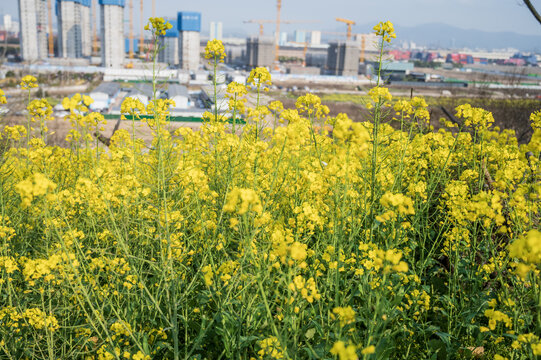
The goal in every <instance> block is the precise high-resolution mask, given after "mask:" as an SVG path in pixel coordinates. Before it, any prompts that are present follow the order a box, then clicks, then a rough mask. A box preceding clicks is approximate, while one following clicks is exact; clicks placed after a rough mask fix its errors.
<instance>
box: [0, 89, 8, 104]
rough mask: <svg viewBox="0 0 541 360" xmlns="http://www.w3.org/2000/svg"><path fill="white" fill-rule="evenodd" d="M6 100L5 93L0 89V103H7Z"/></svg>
mask: <svg viewBox="0 0 541 360" xmlns="http://www.w3.org/2000/svg"><path fill="white" fill-rule="evenodd" d="M7 102H8V101H7V100H6V94H5V93H4V91H3V90H2V89H0V104H7Z"/></svg>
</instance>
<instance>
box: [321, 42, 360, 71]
mask: <svg viewBox="0 0 541 360" xmlns="http://www.w3.org/2000/svg"><path fill="white" fill-rule="evenodd" d="M327 54H328V55H327V70H328V72H329V74H330V75H340V76H356V75H357V74H358V73H359V56H360V49H359V47H358V44H357V42H355V41H346V42H333V43H330V44H329V48H328V50H327Z"/></svg>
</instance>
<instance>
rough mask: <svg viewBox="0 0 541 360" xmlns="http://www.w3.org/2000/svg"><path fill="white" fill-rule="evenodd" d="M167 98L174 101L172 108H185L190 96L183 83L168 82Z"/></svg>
mask: <svg viewBox="0 0 541 360" xmlns="http://www.w3.org/2000/svg"><path fill="white" fill-rule="evenodd" d="M167 98H169V99H171V100H173V101H174V102H175V106H174V107H173V109H187V108H188V100H189V98H190V96H189V94H188V88H186V86H184V85H178V84H169V87H168V89H167Z"/></svg>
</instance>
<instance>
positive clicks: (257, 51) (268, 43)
mask: <svg viewBox="0 0 541 360" xmlns="http://www.w3.org/2000/svg"><path fill="white" fill-rule="evenodd" d="M275 51H276V47H275V45H274V37H270V36H259V37H251V38H248V39H246V59H247V65H248V66H249V67H251V68H255V67H258V66H264V67H267V68H270V67H272V64H273V62H274V53H275Z"/></svg>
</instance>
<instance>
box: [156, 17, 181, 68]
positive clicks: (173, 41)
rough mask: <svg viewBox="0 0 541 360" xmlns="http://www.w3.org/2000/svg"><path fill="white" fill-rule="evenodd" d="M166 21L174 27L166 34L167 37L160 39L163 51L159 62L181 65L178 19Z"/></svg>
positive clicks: (159, 54) (161, 50)
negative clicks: (179, 58)
mask: <svg viewBox="0 0 541 360" xmlns="http://www.w3.org/2000/svg"><path fill="white" fill-rule="evenodd" d="M165 20H167V22H169V23H170V24H171V25H173V27H172V28H171V29H169V30H167V31H166V32H165V36H162V37H161V38H160V40H161V49H160V52H159V53H158V61H159V62H162V63H166V64H169V65H173V66H176V65H178V64H179V61H178V56H179V51H178V30H177V19H165Z"/></svg>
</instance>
